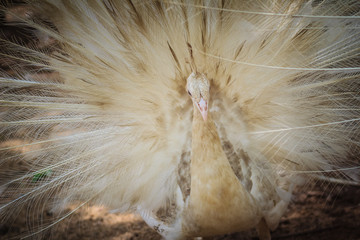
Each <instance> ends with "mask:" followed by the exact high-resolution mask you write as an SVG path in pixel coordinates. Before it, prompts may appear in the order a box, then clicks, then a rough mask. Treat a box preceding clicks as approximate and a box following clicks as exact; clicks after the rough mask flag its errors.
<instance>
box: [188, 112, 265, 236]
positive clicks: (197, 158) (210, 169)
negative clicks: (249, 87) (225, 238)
mask: <svg viewBox="0 0 360 240" xmlns="http://www.w3.org/2000/svg"><path fill="white" fill-rule="evenodd" d="M190 172H191V190H190V199H189V202H188V207H187V209H186V214H184V216H185V217H186V218H187V222H188V224H185V225H184V226H183V227H184V228H185V229H188V231H189V232H191V231H192V230H193V225H194V224H196V226H198V227H199V229H196V230H195V232H198V233H199V232H200V233H201V234H202V235H204V236H205V235H208V234H223V233H227V232H231V231H239V230H243V229H246V228H250V227H251V226H253V225H251V224H256V223H257V222H258V221H259V220H260V219H259V209H258V208H257V206H255V205H254V204H255V201H254V199H253V198H252V197H251V196H250V195H249V194H248V193H247V192H246V190H245V188H244V187H243V186H242V184H241V183H240V181H238V179H237V177H236V176H235V174H234V172H233V171H232V169H231V166H230V164H229V161H228V159H227V157H226V154H225V153H224V151H223V149H222V145H221V142H220V138H219V135H218V133H217V130H216V126H215V123H214V121H213V119H212V117H211V114H208V118H207V121H204V120H203V119H202V116H201V114H200V112H199V111H198V109H197V108H196V106H195V107H194V115H193V125H192V149H191V165H190Z"/></svg>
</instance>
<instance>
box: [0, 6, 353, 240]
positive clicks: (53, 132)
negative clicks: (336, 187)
mask: <svg viewBox="0 0 360 240" xmlns="http://www.w3.org/2000/svg"><path fill="white" fill-rule="evenodd" d="M24 9H26V14H23V15H21V14H20V13H19V12H17V11H12V10H11V9H10V10H9V9H7V8H5V7H3V9H2V10H3V11H4V16H6V18H5V20H6V21H8V23H7V24H8V26H9V25H10V27H13V28H15V27H16V28H19V29H24V31H25V30H26V32H27V34H28V35H30V36H31V37H32V39H33V40H32V41H30V42H26V41H21V40H19V39H16V40H14V39H11V38H6V37H2V39H1V40H0V45H1V50H0V55H1V58H2V59H3V60H1V64H2V69H1V77H0V109H1V113H0V139H1V142H0V153H1V155H0V156H1V158H0V169H1V173H0V174H1V175H0V184H1V187H0V191H1V197H0V203H1V206H0V214H1V217H3V219H7V217H9V216H11V215H12V214H14V215H15V212H16V211H15V209H21V207H23V206H30V208H31V209H35V208H42V206H43V205H42V203H43V202H44V203H47V204H51V206H52V208H53V209H54V210H61V209H62V208H64V207H65V206H67V205H68V204H69V203H74V202H76V203H78V206H79V207H81V206H82V205H84V204H86V203H95V204H104V205H106V206H108V207H109V208H111V209H118V210H119V211H137V210H140V211H141V212H142V214H143V215H144V217H145V215H149V216H148V219H152V218H153V217H154V216H155V217H154V219H156V218H157V219H156V221H160V220H161V219H162V218H161V217H159V215H160V212H161V211H162V213H163V214H165V216H166V213H167V212H169V211H167V210H169V209H171V206H172V205H173V204H174V202H177V203H178V202H179V201H183V204H184V205H183V207H184V208H185V207H186V199H188V198H189V197H190V198H191V186H192V185H191V181H192V180H193V179H192V178H191V176H190V168H191V162H192V159H191V156H192V155H193V154H194V153H193V151H194V149H193V148H192V136H193V132H192V131H195V130H193V129H192V123H193V115H194V114H193V103H192V101H191V99H190V98H189V96H188V93H187V89H186V84H187V79H188V77H189V76H190V75H191V74H192V73H193V72H196V74H197V73H202V74H204V76H205V77H206V79H208V81H209V82H210V95H211V97H210V101H209V113H211V116H212V119H213V121H214V124H215V127H216V130H215V132H216V133H217V134H218V136H219V139H220V142H221V143H220V144H221V146H222V149H223V151H224V152H225V154H226V157H227V159H228V161H229V164H230V166H231V169H232V170H233V172H234V174H235V175H236V176H237V177H238V179H239V181H240V182H241V184H242V185H243V186H244V187H245V188H246V189H248V190H249V193H250V195H251V198H253V199H254V201H256V202H257V203H259V204H258V206H259V209H260V212H261V213H262V216H263V217H264V218H265V220H266V223H267V225H268V226H269V227H270V228H275V227H276V226H277V224H278V221H279V218H280V217H281V215H282V214H283V212H284V211H285V210H286V206H287V204H288V203H289V201H290V197H291V192H292V190H293V187H294V186H296V185H301V184H303V183H304V180H305V181H306V180H309V179H313V178H315V179H319V178H324V179H328V180H332V181H338V182H352V183H355V184H356V183H358V178H357V177H358V170H357V169H358V168H359V150H360V148H359V147H360V146H359V144H360V142H359V140H360V125H359V123H360V107H359V106H360V95H359V89H360V82H359V76H360V67H359V63H360V51H359V49H360V41H359V39H360V30H359V25H360V15H359V10H360V6H359V4H358V3H357V2H356V1H350V0H349V1H330V0H329V1H327V0H325V1H315V0H314V1H300V0H299V1H265V0H264V1H258V0H257V1H130V0H129V1H126V2H125V1H111V0H106V1H52V0H48V1H30V2H29V3H27V5H25V8H24ZM34 39H35V40H34ZM41 43H43V45H41ZM199 151H200V150H199ZM244 159H248V161H249V162H250V163H249V164H248V163H246V161H245V162H244V161H243V160H244ZM209 165H210V164H209ZM248 166H251V167H249V169H250V170H249V169H247V167H248ZM206 168H211V166H206ZM204 169H205V166H204ZM194 181H195V180H194ZM255 184H256V185H259V186H253V185H255ZM262 184H264V185H262ZM265 185H266V188H268V189H267V190H263V188H265ZM179 189H180V193H181V194H180V195H181V196H182V197H180V198H179ZM250 195H249V196H250ZM280 202H282V203H283V205H281V206H282V207H281V208H280V207H279V206H280V205H279V204H277V203H280ZM12 211H13V212H12ZM164 212H165V213H164ZM151 214H154V216H150V215H151ZM180 215H181V214H180ZM180 215H179V214H178V215H176V216H180ZM275 215H276V216H275ZM66 216H67V215H64V216H63V217H61V216H60V217H58V219H57V221H55V222H54V223H56V222H58V221H61V219H62V218H64V217H66ZM145 218H146V217H145ZM159 219H160V220H159ZM165 222H166V221H165ZM54 223H46V224H45V225H41V226H40V228H39V230H33V233H34V234H30V235H31V236H32V235H36V234H35V233H37V232H41V231H43V230H46V229H47V228H50V227H51V226H53V225H54ZM150 225H151V224H150ZM164 226H165V225H164ZM252 227H256V226H252ZM169 229H170V228H169ZM169 231H170V230H169ZM174 231H175V230H174ZM176 231H182V230H179V229H177V230H176ZM165 237H166V236H165ZM168 238H169V239H170V237H168Z"/></svg>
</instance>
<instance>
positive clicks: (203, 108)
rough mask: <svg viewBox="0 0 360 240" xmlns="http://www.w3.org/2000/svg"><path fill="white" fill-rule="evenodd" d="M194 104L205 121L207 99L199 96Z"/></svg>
mask: <svg viewBox="0 0 360 240" xmlns="http://www.w3.org/2000/svg"><path fill="white" fill-rule="evenodd" d="M196 106H197V107H198V109H199V111H200V113H201V116H202V118H203V119H204V121H205V122H206V119H207V114H208V105H207V101H205V100H204V99H203V98H202V97H201V98H200V101H199V102H198V103H197V104H196Z"/></svg>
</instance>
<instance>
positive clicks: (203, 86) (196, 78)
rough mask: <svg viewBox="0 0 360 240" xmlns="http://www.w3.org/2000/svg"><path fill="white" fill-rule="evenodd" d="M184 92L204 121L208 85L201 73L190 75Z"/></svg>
mask: <svg viewBox="0 0 360 240" xmlns="http://www.w3.org/2000/svg"><path fill="white" fill-rule="evenodd" d="M186 90H187V92H188V94H189V95H190V97H191V100H192V101H193V104H194V105H195V106H196V107H197V109H198V110H199V111H200V113H201V116H202V118H203V119H204V121H206V119H207V113H208V101H209V99H210V83H209V80H208V79H207V78H206V77H205V75H204V74H203V73H194V72H193V73H191V74H190V76H189V77H188V79H187V83H186Z"/></svg>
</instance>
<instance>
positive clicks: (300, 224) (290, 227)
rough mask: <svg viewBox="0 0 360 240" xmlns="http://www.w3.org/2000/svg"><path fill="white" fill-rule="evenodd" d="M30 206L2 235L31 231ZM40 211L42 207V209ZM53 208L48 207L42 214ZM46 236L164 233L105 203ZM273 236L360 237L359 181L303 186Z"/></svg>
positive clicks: (251, 235)
mask: <svg viewBox="0 0 360 240" xmlns="http://www.w3.org/2000/svg"><path fill="white" fill-rule="evenodd" d="M68 211H70V210H68ZM25 214H26V211H23V212H22V213H21V214H20V215H19V217H18V218H17V219H16V220H15V221H14V222H4V223H1V224H0V239H19V238H20V237H19V236H20V234H23V233H24V232H25V231H27V228H28V227H27V225H28V224H27V221H28V220H27V217H25ZM39 214H40V213H39ZM50 216H51V213H49V212H48V211H45V214H44V217H45V218H46V217H50ZM42 237H43V238H44V239H53V240H65V239H67V240H90V239H104V240H140V239H153V240H155V239H161V236H160V235H158V234H157V233H156V232H155V231H154V230H152V229H151V228H149V227H148V226H147V225H146V224H145V223H144V222H143V221H142V220H141V218H140V217H139V216H136V215H134V214H119V213H110V212H109V211H108V210H107V209H106V208H104V207H101V206H91V207H84V208H81V209H79V210H78V211H76V212H75V213H74V214H72V215H71V216H69V217H68V218H66V219H64V220H62V221H60V222H59V223H58V224H56V225H55V226H54V227H53V228H52V230H51V231H49V232H47V233H46V234H45V235H44V234H43V235H42ZM220 239H222V240H230V239H231V240H234V239H246V240H247V239H257V236H256V232H255V231H252V232H247V233H234V234H230V235H224V236H217V237H213V238H206V240H220ZM272 239H284V240H300V239H306V240H315V239H329V240H331V239H334V240H335V239H360V187H354V186H339V185H338V186H331V185H330V186H329V184H326V183H318V184H317V185H312V186H310V187H308V188H307V190H306V191H304V190H301V189H299V190H298V191H297V193H296V194H295V195H294V198H293V202H292V204H291V205H290V207H289V209H288V212H287V214H286V215H285V216H284V217H283V218H282V219H281V222H280V225H279V227H278V229H277V230H276V231H274V232H273V233H272Z"/></svg>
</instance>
